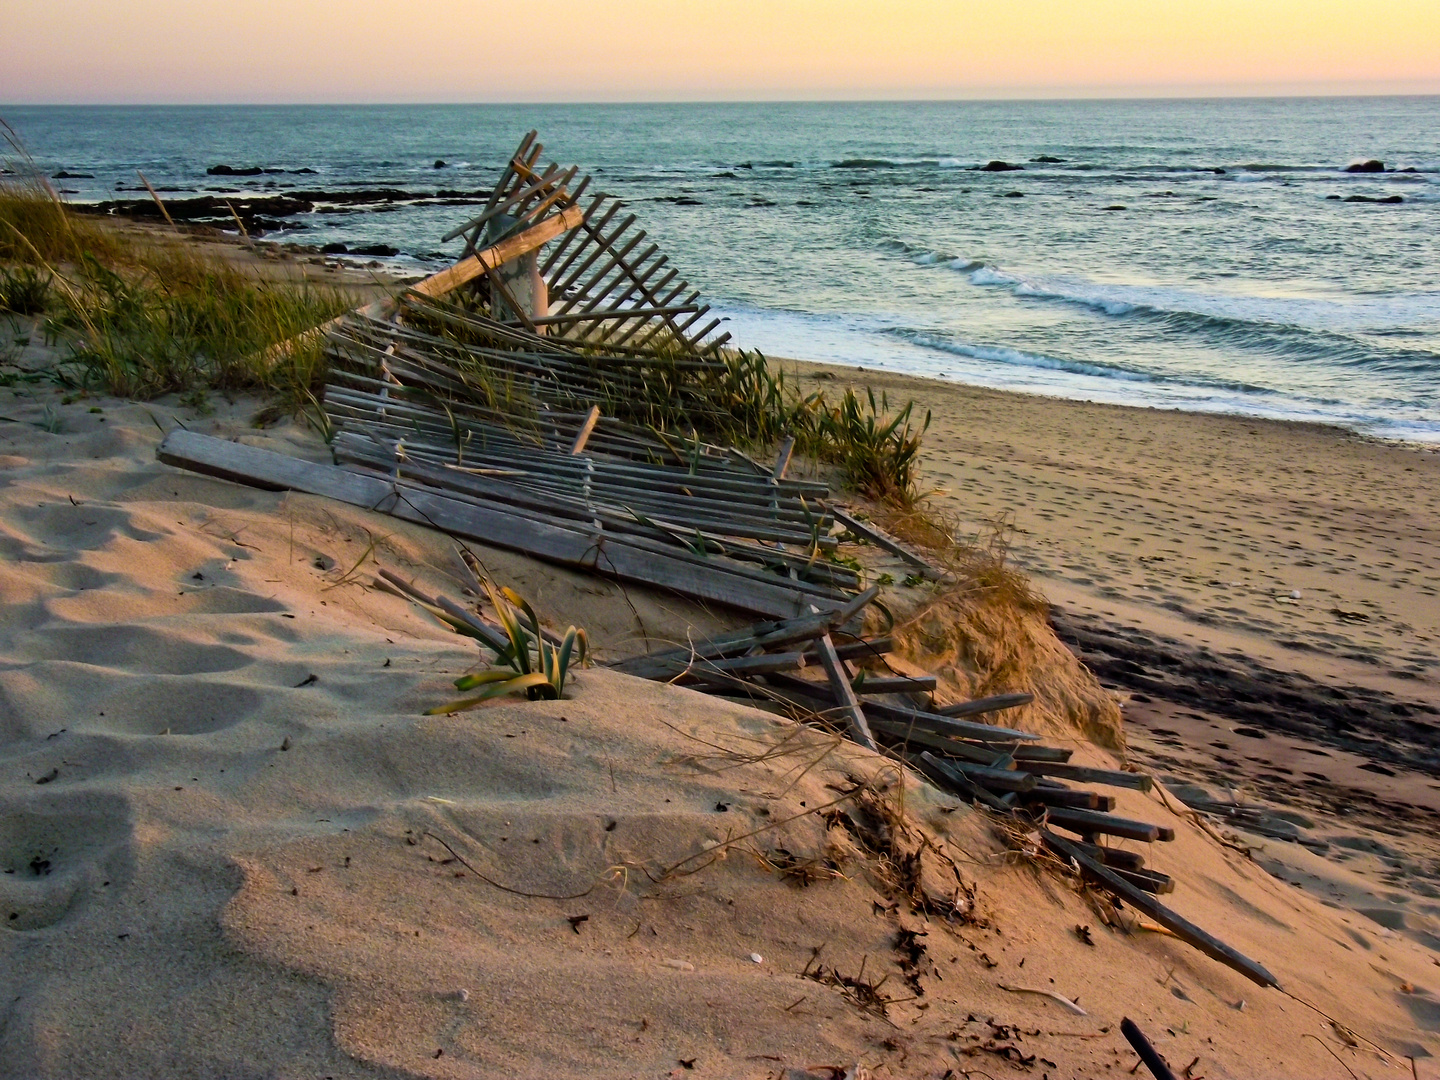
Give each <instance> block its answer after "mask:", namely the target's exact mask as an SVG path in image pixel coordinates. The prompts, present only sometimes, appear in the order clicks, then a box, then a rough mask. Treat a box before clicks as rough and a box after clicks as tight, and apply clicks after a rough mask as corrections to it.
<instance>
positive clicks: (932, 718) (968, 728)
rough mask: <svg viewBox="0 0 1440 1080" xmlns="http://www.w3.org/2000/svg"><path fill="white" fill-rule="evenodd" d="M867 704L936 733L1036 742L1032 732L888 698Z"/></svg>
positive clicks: (887, 715)
mask: <svg viewBox="0 0 1440 1080" xmlns="http://www.w3.org/2000/svg"><path fill="white" fill-rule="evenodd" d="M868 708H869V709H870V711H871V712H872V713H874V714H875V715H876V716H881V717H884V718H885V719H886V720H894V721H896V722H897V723H901V724H907V723H913V724H914V725H915V726H916V727H921V728H924V729H926V730H927V731H934V732H936V733H938V734H940V735H954V736H957V737H958V738H962V739H974V740H983V741H987V742H1000V741H1001V740H1004V741H1007V742H1008V741H1011V740H1014V741H1016V742H1036V741H1038V740H1039V738H1040V736H1039V735H1032V734H1030V732H1028V731H1017V730H1016V729H1014V728H1004V727H997V726H996V725H994V724H981V723H979V722H977V721H973V720H956V719H954V718H953V717H949V716H939V715H937V714H935V713H931V712H925V711H923V710H921V709H907V708H905V707H904V706H901V705H891V704H889V703H888V702H884V703H882V702H878V701H876V702H872V703H871V704H870V705H869V706H868ZM1046 764H1048V763H1046Z"/></svg>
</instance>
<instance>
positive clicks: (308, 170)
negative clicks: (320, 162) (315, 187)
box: [290, 165, 315, 176]
mask: <svg viewBox="0 0 1440 1080" xmlns="http://www.w3.org/2000/svg"><path fill="white" fill-rule="evenodd" d="M290 171H291V172H292V173H294V174H295V175H296V176H314V175H315V170H314V169H312V168H310V167H309V166H308V165H307V166H306V167H305V168H303V169H291V170H290Z"/></svg>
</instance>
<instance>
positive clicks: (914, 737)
mask: <svg viewBox="0 0 1440 1080" xmlns="http://www.w3.org/2000/svg"><path fill="white" fill-rule="evenodd" d="M869 719H870V730H871V731H873V732H875V734H876V737H878V738H881V739H883V740H885V741H886V742H890V743H892V744H895V745H898V746H916V747H921V748H923V749H926V750H930V751H933V752H934V753H936V754H944V755H946V756H948V757H957V758H961V759H962V760H965V761H969V762H972V763H973V764H976V765H989V766H993V765H994V764H995V762H996V761H999V760H1000V759H1001V758H1002V756H1003V755H1000V754H995V753H992V752H991V751H989V750H985V749H982V748H980V747H977V746H976V745H975V744H974V743H966V742H960V741H959V740H958V739H947V738H945V736H943V735H936V734H935V733H934V732H931V731H926V730H925V729H924V728H918V727H915V726H914V725H913V724H900V723H896V722H895V721H893V720H881V719H879V718H878V717H873V716H872V717H870V718H869Z"/></svg>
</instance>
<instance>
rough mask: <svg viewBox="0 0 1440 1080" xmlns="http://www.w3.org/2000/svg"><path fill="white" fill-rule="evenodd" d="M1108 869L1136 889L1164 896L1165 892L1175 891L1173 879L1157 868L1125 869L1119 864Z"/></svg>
mask: <svg viewBox="0 0 1440 1080" xmlns="http://www.w3.org/2000/svg"><path fill="white" fill-rule="evenodd" d="M1108 869H1109V870H1110V872H1111V873H1112V874H1115V875H1116V876H1117V877H1121V878H1124V879H1125V880H1126V881H1128V882H1129V883H1130V884H1131V885H1134V886H1135V887H1136V888H1137V889H1144V890H1145V891H1146V892H1148V893H1154V894H1155V895H1157V896H1164V895H1165V894H1166V893H1172V892H1174V891H1175V879H1174V878H1172V877H1171V876H1170V875H1169V874H1162V873H1160V871H1159V870H1126V869H1124V868H1123V867H1119V866H1111V867H1109V868H1108Z"/></svg>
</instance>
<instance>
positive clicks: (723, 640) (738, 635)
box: [611, 585, 880, 679]
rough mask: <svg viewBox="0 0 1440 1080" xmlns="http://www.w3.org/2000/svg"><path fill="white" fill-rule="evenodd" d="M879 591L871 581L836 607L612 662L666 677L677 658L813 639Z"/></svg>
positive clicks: (644, 674) (731, 653)
mask: <svg viewBox="0 0 1440 1080" xmlns="http://www.w3.org/2000/svg"><path fill="white" fill-rule="evenodd" d="M879 594H880V587H879V586H878V585H872V586H870V588H868V589H866V590H865V591H864V592H863V593H861V594H860V595H859V596H856V597H854V598H853V599H851V600H850V601H848V602H847V603H846V604H844V605H843V606H842V607H839V608H836V609H835V610H833V611H822V612H816V613H814V614H811V615H804V616H800V617H799V618H794V619H785V620H782V621H780V622H773V623H761V624H759V625H758V626H751V627H748V628H746V629H744V630H739V631H737V632H735V633H733V634H723V635H721V636H720V637H717V638H711V639H710V640H708V641H701V642H696V643H695V644H693V645H691V646H688V647H686V648H679V649H668V650H666V651H665V652H659V653H651V654H650V655H648V656H637V657H634V658H632V659H630V660H622V661H620V662H619V663H617V664H612V665H611V666H612V667H613V668H614V669H615V670H616V671H623V672H624V673H625V674H627V675H637V676H639V677H640V678H645V679H654V678H662V679H663V678H666V677H667V672H668V671H670V670H671V665H672V664H673V663H674V662H675V661H676V660H679V661H681V662H682V663H687V662H689V660H690V659H692V658H700V659H706V660H710V659H718V658H720V657H726V656H741V655H743V654H745V653H747V652H749V651H750V650H751V649H757V648H758V649H773V648H779V647H781V646H783V645H791V644H793V643H795V642H797V641H813V640H815V639H816V638H818V637H819V636H820V635H821V634H825V633H828V632H829V631H830V630H832V629H834V628H835V627H837V626H844V625H845V624H846V623H847V622H849V621H850V620H851V619H852V618H854V617H855V616H856V615H858V614H859V613H860V612H861V611H863V610H864V609H865V607H866V606H867V605H868V604H869V603H870V602H871V601H872V600H874V599H875V597H876V596H878V595H879Z"/></svg>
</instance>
